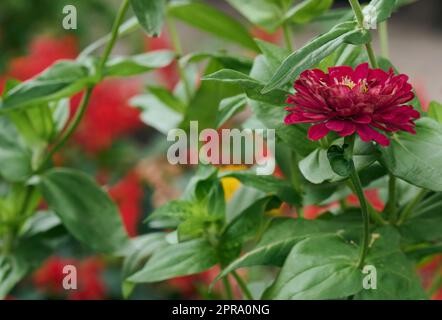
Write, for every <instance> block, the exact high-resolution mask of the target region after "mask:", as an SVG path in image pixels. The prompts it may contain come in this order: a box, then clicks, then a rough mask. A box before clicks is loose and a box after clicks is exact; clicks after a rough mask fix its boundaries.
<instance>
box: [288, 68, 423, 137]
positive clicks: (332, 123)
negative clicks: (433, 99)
mask: <svg viewBox="0 0 442 320" xmlns="http://www.w3.org/2000/svg"><path fill="white" fill-rule="evenodd" d="M294 88H295V90H296V93H295V94H293V95H289V97H288V99H287V103H288V104H290V106H289V107H287V108H286V110H287V111H289V112H290V114H289V115H288V116H287V117H286V118H285V123H286V124H297V123H312V124H313V125H312V126H311V127H310V129H309V131H308V137H309V139H311V140H319V139H321V138H323V137H324V136H326V135H327V134H328V133H329V132H330V131H335V132H337V133H338V134H339V135H340V136H341V137H345V136H348V135H351V134H353V133H355V132H356V133H357V134H358V135H359V136H360V137H361V139H362V140H363V141H365V142H369V141H372V140H373V141H376V142H377V143H379V144H380V145H382V146H388V145H389V143H390V140H389V139H388V138H387V137H386V136H385V135H383V134H381V133H380V132H379V131H385V132H397V131H400V130H403V131H407V132H410V133H413V134H414V133H416V132H415V130H414V127H415V123H414V120H415V119H418V118H419V116H420V115H419V112H418V111H416V110H414V109H413V107H412V106H411V105H404V104H405V103H407V102H409V101H410V100H412V99H413V98H414V94H413V92H412V86H411V85H410V84H409V83H408V76H406V75H404V74H399V75H395V74H394V72H393V70H392V69H390V71H389V72H385V71H383V70H381V69H370V68H369V67H368V64H367V63H363V64H361V65H359V66H358V67H356V69H354V70H353V68H351V67H349V66H340V67H333V68H329V72H328V73H324V72H323V71H321V70H318V69H314V70H307V71H304V72H303V73H302V74H301V76H300V77H299V78H298V79H297V80H296V81H295V84H294ZM375 129H377V130H375Z"/></svg>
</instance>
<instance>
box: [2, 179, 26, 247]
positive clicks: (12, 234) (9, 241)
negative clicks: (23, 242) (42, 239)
mask: <svg viewBox="0 0 442 320" xmlns="http://www.w3.org/2000/svg"><path fill="white" fill-rule="evenodd" d="M33 191H34V186H30V187H27V188H26V190H25V195H24V198H23V203H22V205H21V207H20V209H19V210H18V211H17V212H15V213H14V215H16V216H17V218H18V219H17V221H15V222H14V223H13V224H12V225H10V226H9V227H8V228H6V232H5V235H4V238H3V246H2V252H3V254H4V255H8V254H9V253H10V252H11V250H12V248H13V246H14V242H15V238H16V236H17V233H18V231H19V230H20V228H21V225H22V223H23V222H22V220H21V219H20V218H21V217H23V216H24V215H25V214H26V212H27V211H28V207H29V202H30V200H31V198H32V192H33Z"/></svg>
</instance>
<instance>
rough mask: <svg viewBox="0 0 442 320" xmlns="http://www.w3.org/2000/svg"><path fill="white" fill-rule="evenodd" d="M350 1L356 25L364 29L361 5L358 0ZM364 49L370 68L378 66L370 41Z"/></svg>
mask: <svg viewBox="0 0 442 320" xmlns="http://www.w3.org/2000/svg"><path fill="white" fill-rule="evenodd" d="M348 1H349V2H350V5H351V8H352V9H353V12H354V14H355V17H356V20H357V22H358V25H359V27H360V28H361V29H364V13H363V12H362V8H361V5H360V4H359V1H358V0H348ZM365 49H366V50H367V55H368V59H369V60H370V64H371V66H372V68H378V67H379V66H378V61H377V59H376V55H375V53H374V50H373V46H372V45H371V42H369V43H367V44H365Z"/></svg>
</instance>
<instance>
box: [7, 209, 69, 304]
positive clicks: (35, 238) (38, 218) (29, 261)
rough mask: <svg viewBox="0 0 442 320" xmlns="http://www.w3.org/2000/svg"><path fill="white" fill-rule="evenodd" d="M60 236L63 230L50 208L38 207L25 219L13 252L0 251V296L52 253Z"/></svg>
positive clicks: (63, 232) (60, 238) (58, 242)
mask: <svg viewBox="0 0 442 320" xmlns="http://www.w3.org/2000/svg"><path fill="white" fill-rule="evenodd" d="M64 236H65V230H64V229H63V228H60V220H59V219H58V218H57V217H56V216H55V215H54V214H53V213H52V212H48V211H39V212H37V213H36V214H35V215H34V216H32V217H31V218H30V219H29V220H27V221H26V224H25V225H24V226H23V229H22V233H21V236H20V238H19V241H18V243H17V245H16V247H15V248H14V249H13V254H12V255H8V256H5V255H0V299H3V298H4V297H5V296H6V295H7V294H8V293H9V291H11V290H12V289H13V288H14V286H15V285H16V284H17V283H18V282H19V281H20V280H21V279H22V278H23V277H24V276H25V275H26V274H28V273H29V272H30V271H32V270H34V269H36V268H37V267H39V266H40V264H41V263H42V262H43V261H44V260H45V259H46V258H47V257H48V256H50V255H51V254H53V252H54V250H55V248H57V247H58V246H59V244H60V243H61V242H62V241H63V239H64Z"/></svg>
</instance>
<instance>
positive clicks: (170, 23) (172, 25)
mask: <svg viewBox="0 0 442 320" xmlns="http://www.w3.org/2000/svg"><path fill="white" fill-rule="evenodd" d="M167 26H168V28H169V33H170V38H171V40H172V44H173V47H174V49H175V52H176V53H177V55H178V57H181V56H182V55H183V53H184V52H183V47H182V45H181V41H180V37H179V36H178V32H177V29H176V26H175V22H174V21H173V19H172V18H168V19H167ZM178 73H179V76H180V79H181V81H182V82H183V85H184V90H185V92H186V96H187V101H188V102H190V99H191V98H192V90H191V89H190V88H191V87H190V83H189V79H187V76H186V72H185V70H184V68H183V66H182V65H181V63H180V61H179V60H178Z"/></svg>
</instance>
